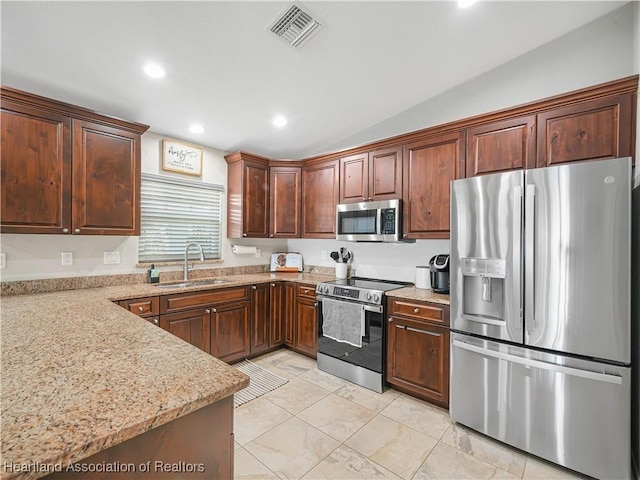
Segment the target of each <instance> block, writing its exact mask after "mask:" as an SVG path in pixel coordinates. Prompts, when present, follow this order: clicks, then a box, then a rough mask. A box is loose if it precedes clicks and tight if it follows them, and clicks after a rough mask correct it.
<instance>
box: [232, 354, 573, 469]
mask: <svg viewBox="0 0 640 480" xmlns="http://www.w3.org/2000/svg"><path fill="white" fill-rule="evenodd" d="M253 361H254V362H255V363H257V364H258V365H260V366H262V367H263V368H265V369H267V370H269V371H271V372H273V373H275V374H277V375H280V376H282V377H285V378H287V379H289V383H287V384H286V385H285V386H283V387H280V388H279V389H277V390H275V391H273V392H270V393H268V394H266V395H263V396H262V397H259V398H257V399H255V400H252V401H250V402H248V403H246V404H244V405H242V406H240V407H238V408H236V409H235V439H236V445H235V478H236V479H279V478H283V479H294V478H303V479H378V478H393V479H415V480H421V479H486V478H499V479H526V480H529V479H541V480H542V479H575V478H585V477H580V476H578V475H577V474H576V473H575V472H571V471H569V470H565V469H562V468H559V467H557V466H555V465H552V464H550V463H546V462H543V461H541V460H539V459H536V458H534V457H532V456H529V455H527V454H526V453H524V452H522V451H519V450H515V449H513V448H510V447H508V446H506V445H504V444H502V443H500V442H497V441H495V440H492V439H490V438H488V437H485V436H483V435H481V434H478V433H476V432H473V431H470V430H468V429H465V428H464V427H462V426H460V425H457V424H453V423H452V422H451V420H450V419H449V414H448V412H447V411H446V410H443V409H441V408H438V407H435V406H433V405H431V404H429V403H426V402H422V401H420V400H417V399H414V398H413V397H410V396H408V395H404V394H402V393H400V392H397V391H395V390H387V391H385V392H384V393H383V394H382V395H380V394H377V393H374V392H372V391H369V390H367V389H364V388H361V387H359V386H357V385H354V384H352V383H349V382H346V381H344V380H342V379H340V378H337V377H334V376H332V375H329V374H327V373H324V372H321V371H319V370H318V369H317V368H316V362H315V361H314V360H311V359H309V358H307V357H304V356H302V355H298V354H296V353H293V352H291V351H290V350H278V351H276V352H273V353H270V354H267V355H264V356H262V357H258V358H257V359H254V360H253Z"/></svg>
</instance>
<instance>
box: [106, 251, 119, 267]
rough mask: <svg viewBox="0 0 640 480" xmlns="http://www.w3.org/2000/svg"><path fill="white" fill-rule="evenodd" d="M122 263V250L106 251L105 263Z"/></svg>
mask: <svg viewBox="0 0 640 480" xmlns="http://www.w3.org/2000/svg"><path fill="white" fill-rule="evenodd" d="M119 263H120V252H118V251H115V252H104V264H105V265H118V264H119Z"/></svg>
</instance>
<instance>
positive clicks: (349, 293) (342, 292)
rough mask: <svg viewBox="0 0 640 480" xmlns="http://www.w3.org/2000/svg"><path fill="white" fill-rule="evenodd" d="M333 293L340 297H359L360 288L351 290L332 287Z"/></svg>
mask: <svg viewBox="0 0 640 480" xmlns="http://www.w3.org/2000/svg"><path fill="white" fill-rule="evenodd" d="M332 293H333V295H334V296H336V297H342V298H354V299H356V300H357V299H358V298H360V290H353V289H351V288H343V287H333V292H332Z"/></svg>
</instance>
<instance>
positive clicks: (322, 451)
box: [245, 417, 339, 478]
mask: <svg viewBox="0 0 640 480" xmlns="http://www.w3.org/2000/svg"><path fill="white" fill-rule="evenodd" d="M338 445H339V442H338V441H336V440H335V439H333V438H331V437H330V436H328V435H326V434H324V433H322V432H321V431H319V430H317V429H315V428H313V427H312V426H310V425H308V424H306V423H305V422H303V421H302V420H300V419H298V418H295V417H293V418H290V419H289V420H287V421H286V422H284V423H281V424H280V425H278V426H277V427H275V428H274V429H272V430H270V431H269V432H267V433H265V434H264V435H262V436H260V437H258V438H256V439H255V440H253V441H251V442H249V443H248V444H246V445H245V448H246V449H247V451H248V452H249V453H251V454H252V455H253V456H255V457H256V458H257V459H258V460H260V461H261V462H262V463H263V464H264V465H266V466H267V468H269V469H270V470H271V471H273V472H275V473H276V474H277V475H278V476H279V477H281V478H300V477H302V476H303V475H304V474H305V473H307V472H308V471H309V470H311V469H312V468H313V467H314V466H315V465H317V464H318V463H319V462H320V461H321V460H322V459H324V458H325V457H326V456H327V455H328V454H329V453H331V452H332V451H333V450H335V448H336V447H337V446H338Z"/></svg>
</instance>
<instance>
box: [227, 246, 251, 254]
mask: <svg viewBox="0 0 640 480" xmlns="http://www.w3.org/2000/svg"><path fill="white" fill-rule="evenodd" d="M231 251H232V252H233V253H235V254H236V255H245V254H247V255H248V254H251V255H255V253H256V247H245V246H244V245H234V246H233V247H231Z"/></svg>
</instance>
